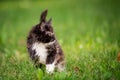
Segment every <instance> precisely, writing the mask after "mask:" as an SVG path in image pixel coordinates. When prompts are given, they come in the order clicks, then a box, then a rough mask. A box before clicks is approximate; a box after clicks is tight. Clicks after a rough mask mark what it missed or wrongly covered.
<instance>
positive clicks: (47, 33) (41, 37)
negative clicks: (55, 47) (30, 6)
mask: <svg viewBox="0 0 120 80" xmlns="http://www.w3.org/2000/svg"><path fill="white" fill-rule="evenodd" d="M46 16H47V10H45V11H43V12H42V14H41V16H40V23H39V24H38V25H37V30H35V31H36V32H37V34H36V36H37V39H38V41H41V42H43V43H48V42H52V41H54V40H55V36H54V32H53V28H52V25H51V21H52V19H51V18H50V19H49V20H48V21H47V20H46Z"/></svg>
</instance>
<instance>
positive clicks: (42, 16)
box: [40, 9, 48, 22]
mask: <svg viewBox="0 0 120 80" xmlns="http://www.w3.org/2000/svg"><path fill="white" fill-rule="evenodd" d="M47 12H48V10H47V9H46V10H45V11H43V12H42V14H41V17H40V21H41V22H45V21H46V16H47Z"/></svg>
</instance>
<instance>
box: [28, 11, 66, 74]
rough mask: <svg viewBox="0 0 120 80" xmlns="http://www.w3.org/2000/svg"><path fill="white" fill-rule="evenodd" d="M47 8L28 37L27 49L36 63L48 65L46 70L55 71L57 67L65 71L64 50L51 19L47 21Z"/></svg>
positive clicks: (48, 71)
mask: <svg viewBox="0 0 120 80" xmlns="http://www.w3.org/2000/svg"><path fill="white" fill-rule="evenodd" d="M46 16H47V10H45V11H43V12H42V14H41V17H40V23H39V24H37V25H35V26H34V27H33V28H32V30H31V31H30V32H29V35H28V37H27V49H28V53H29V54H30V57H31V59H32V60H33V61H34V63H35V65H39V67H41V65H46V72H47V73H53V72H54V70H55V69H57V70H58V71H64V69H65V62H64V54H63V51H62V49H61V47H60V45H59V43H58V41H57V40H56V37H55V33H54V31H53V28H52V25H51V20H52V19H49V20H48V21H46Z"/></svg>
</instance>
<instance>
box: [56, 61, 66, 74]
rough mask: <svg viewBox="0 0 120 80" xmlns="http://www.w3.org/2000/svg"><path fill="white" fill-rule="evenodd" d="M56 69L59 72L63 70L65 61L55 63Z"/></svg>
mask: <svg viewBox="0 0 120 80" xmlns="http://www.w3.org/2000/svg"><path fill="white" fill-rule="evenodd" d="M56 69H57V71H59V72H62V71H65V63H64V62H60V63H58V64H57V65H56Z"/></svg>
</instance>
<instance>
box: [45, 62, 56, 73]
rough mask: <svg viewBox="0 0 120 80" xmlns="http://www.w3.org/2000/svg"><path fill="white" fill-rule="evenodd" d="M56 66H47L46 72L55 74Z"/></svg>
mask: <svg viewBox="0 0 120 80" xmlns="http://www.w3.org/2000/svg"><path fill="white" fill-rule="evenodd" d="M54 69H55V65H54V64H47V65H46V72H47V73H48V74H52V73H53V72H54Z"/></svg>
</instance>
